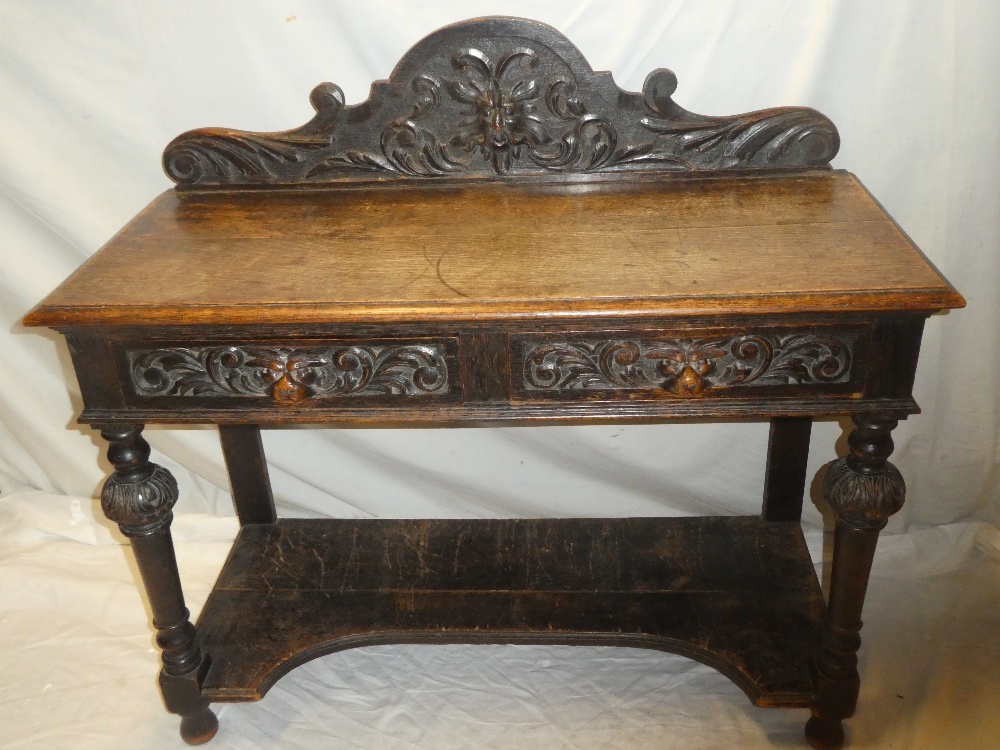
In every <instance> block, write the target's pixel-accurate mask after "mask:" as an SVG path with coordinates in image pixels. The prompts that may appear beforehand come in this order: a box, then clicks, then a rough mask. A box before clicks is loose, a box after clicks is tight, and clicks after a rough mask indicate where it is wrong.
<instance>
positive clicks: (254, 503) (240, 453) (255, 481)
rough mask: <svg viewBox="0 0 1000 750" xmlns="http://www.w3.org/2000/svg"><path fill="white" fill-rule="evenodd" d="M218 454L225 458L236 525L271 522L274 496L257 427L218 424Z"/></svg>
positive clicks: (274, 518) (273, 516)
mask: <svg viewBox="0 0 1000 750" xmlns="http://www.w3.org/2000/svg"><path fill="white" fill-rule="evenodd" d="M219 437H220V438H221V439H222V453H223V455H224V456H225V457H226V469H227V470H228V471H229V484H230V486H231V487H232V490H233V503H234V504H235V505H236V514H237V515H238V516H239V518H240V525H241V526H245V525H247V524H250V523H275V521H276V520H277V514H276V513H275V510H274V497H273V496H272V495H271V479H270V477H269V476H268V474H267V460H266V459H265V458H264V445H263V444H262V443H261V440H260V427H258V426H257V425H245V424H220V425H219Z"/></svg>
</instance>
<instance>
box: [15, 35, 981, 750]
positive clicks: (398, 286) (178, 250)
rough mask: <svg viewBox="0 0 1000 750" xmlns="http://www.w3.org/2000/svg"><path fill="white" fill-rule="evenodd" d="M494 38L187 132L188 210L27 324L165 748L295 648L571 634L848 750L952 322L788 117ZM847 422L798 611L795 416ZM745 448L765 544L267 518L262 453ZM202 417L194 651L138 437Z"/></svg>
mask: <svg viewBox="0 0 1000 750" xmlns="http://www.w3.org/2000/svg"><path fill="white" fill-rule="evenodd" d="M675 86H676V80H675V78H674V76H673V74H672V73H671V72H670V71H668V70H657V71H654V72H653V73H651V74H650V76H649V77H648V78H647V79H646V83H645V85H644V87H643V91H642V93H641V94H637V93H629V92H625V91H622V90H620V89H619V88H618V87H617V86H616V85H615V83H614V81H613V80H612V78H611V76H610V74H608V73H595V72H594V71H592V70H591V68H590V66H589V65H588V64H587V62H586V61H585V60H584V59H583V57H582V56H581V54H580V52H579V51H578V50H577V49H576V48H575V47H574V46H573V45H572V44H570V42H569V41H568V40H566V39H565V38H564V37H563V36H561V35H560V34H559V33H558V32H557V31H555V30H554V29H552V28H549V27H547V26H543V25H541V24H537V23H533V22H530V21H523V20H517V19H504V18H492V19H481V20H476V21H470V22H467V23H462V24H457V25H455V26H450V27H447V28H445V29H442V30H440V31H438V32H436V33H434V34H432V35H430V36H429V37H427V38H426V39H424V40H423V41H421V42H419V43H418V44H417V45H416V46H415V47H414V48H413V49H412V50H410V51H409V52H408V53H407V54H406V55H405V56H404V57H403V59H402V60H401V61H400V63H399V65H398V66H397V67H396V69H395V70H394V71H393V72H392V75H391V76H390V78H389V80H388V81H383V82H378V83H376V84H375V85H374V86H373V88H372V92H371V97H370V98H369V99H368V100H367V101H365V102H363V103H361V104H358V105H354V106H346V105H345V103H344V96H343V93H342V92H341V90H340V89H339V88H338V87H336V86H334V85H332V84H321V85H320V86H318V87H317V88H316V89H315V90H314V91H313V93H312V103H313V105H314V107H315V109H316V116H315V117H314V118H313V119H312V120H311V121H310V122H309V123H307V124H306V125H304V126H302V127H300V128H298V129H296V130H291V131H287V132H283V133H247V132H240V131H234V130H222V129H208V130H196V131H192V132H189V133H185V134H184V135H182V136H180V137H179V138H177V139H176V140H174V141H173V142H172V143H171V144H170V145H169V146H168V147H167V149H166V152H165V154H164V166H165V169H166V171H167V174H168V175H169V176H170V177H171V178H173V179H174V180H175V181H176V182H177V183H178V186H177V188H176V190H173V191H169V192H167V193H164V194H163V195H161V196H160V197H158V198H157V199H156V200H154V201H153V203H152V204H150V205H149V206H148V207H147V208H146V209H145V210H144V211H143V212H142V213H141V214H139V216H137V217H136V218H135V219H134V220H133V221H131V222H130V223H129V224H128V225H127V226H126V227H125V228H124V229H123V230H122V231H121V232H120V233H119V234H118V235H117V236H115V237H114V239H112V240H111V241H110V242H109V243H108V244H107V245H105V246H104V247H103V248H102V249H101V250H100V251H99V252H98V253H97V254H96V255H95V256H94V257H93V258H92V259H91V260H89V261H88V262H87V263H86V264H85V265H84V266H83V267H82V268H81V269H80V270H79V271H78V272H77V273H75V274H74V275H73V276H72V277H70V278H69V279H68V280H67V281H66V282H65V283H64V284H63V285H62V286H60V287H59V288H58V289H57V290H56V291H55V292H53V293H52V294H51V295H50V296H49V297H48V298H47V299H46V300H45V301H43V302H42V303H41V304H40V305H39V306H38V307H36V308H35V309H34V310H33V311H32V312H31V313H30V314H29V315H28V316H27V318H26V321H25V322H26V324H27V325H36V326H50V327H52V328H55V329H57V330H59V331H61V332H63V333H64V334H65V335H66V337H67V340H68V344H69V348H70V351H71V352H72V355H73V362H74V366H75V368H76V373H77V377H78V378H79V381H80V388H81V391H82V393H83V399H84V403H85V408H84V411H83V414H82V416H81V417H80V420H81V421H82V422H83V423H86V424H90V425H93V426H94V427H96V428H98V429H100V431H101V434H102V435H103V436H104V437H105V439H107V440H108V441H109V442H110V448H109V450H108V457H109V458H110V460H111V463H112V464H113V465H114V467H115V472H114V473H113V474H112V475H111V477H110V478H109V479H108V480H107V483H106V484H105V487H104V490H103V492H102V496H101V501H102V506H103V508H104V512H105V513H106V514H107V516H108V517H109V518H110V519H112V520H113V521H116V522H117V523H118V524H119V526H120V528H121V530H122V532H123V533H124V534H125V535H126V536H128V537H129V538H130V540H131V543H132V547H133V549H134V551H135V556H136V560H137V561H138V565H139V570H140V572H141V575H142V580H143V583H144V585H145V587H146V589H147V592H148V595H149V599H150V602H151V604H152V608H153V615H154V625H155V626H156V628H157V633H158V635H157V643H158V644H159V646H160V648H161V649H162V655H163V668H162V671H161V672H160V686H161V688H162V691H163V695H164V698H165V700H166V705H167V708H168V710H170V711H172V712H174V713H177V714H180V716H181V717H182V719H181V735H182V736H183V737H184V739H185V740H187V741H188V742H191V743H198V742H203V741H206V740H208V739H209V738H211V737H212V736H213V734H214V733H215V731H216V728H217V722H216V719H215V716H214V714H213V713H212V712H211V710H210V709H209V703H210V702H213V701H252V700H258V699H260V698H261V696H262V695H263V694H264V693H265V692H266V691H267V690H268V688H269V687H270V686H271V685H273V684H274V682H275V681H276V680H277V679H278V678H279V677H280V676H281V675H283V674H285V673H286V672H288V671H289V670H291V669H292V668H294V667H295V666H296V665H298V664H301V663H303V662H304V661H306V660H308V659H311V658H313V657H315V656H318V655H320V654H325V653H329V652H332V651H336V650H338V649H343V648H348V647H351V646H358V645H362V644H371V643H402V642H418V641H419V642H434V643H440V642H454V641H462V642H499V643H542V642H544V643H552V642H556V643H581V644H605V645H628V646H645V647H649V648H658V649H664V650H668V651H673V652H676V653H679V654H684V655H686V656H689V657H691V658H693V659H697V660H699V661H702V662H704V663H706V664H709V665H711V666H713V667H715V668H717V669H718V670H720V671H721V672H722V673H723V674H725V675H727V676H728V677H730V678H731V679H732V680H733V681H734V682H735V683H736V684H737V685H739V686H740V687H741V688H742V689H743V690H744V691H745V692H746V693H747V695H748V696H749V697H750V699H751V700H752V701H753V702H754V703H755V704H757V705H759V706H804V707H811V708H812V711H813V717H812V719H810V721H809V723H808V726H807V729H806V734H807V737H808V739H809V740H810V742H811V743H812V744H813V745H814V746H815V747H821V748H833V747H839V746H840V745H841V744H842V742H843V729H842V723H841V722H842V720H843V719H845V718H847V717H849V716H851V715H852V713H853V712H854V710H855V704H856V702H857V696H858V689H859V682H858V679H859V678H858V671H857V658H856V652H857V650H858V648H859V646H860V638H859V636H858V633H859V630H860V628H861V619H860V615H861V609H862V603H863V600H864V597H865V589H866V586H867V581H868V575H869V570H870V567H871V562H872V557H873V554H874V550H875V544H876V541H877V538H878V534H879V530H880V529H881V528H882V527H883V526H884V525H885V523H886V520H887V519H888V517H889V516H890V515H891V514H893V513H895V512H896V511H897V510H899V508H900V507H901V505H902V503H903V496H904V485H903V479H902V477H901V476H900V474H899V472H898V471H897V470H896V469H895V467H893V466H892V464H890V463H889V462H888V461H887V458H888V457H889V454H890V453H891V452H892V439H891V437H890V433H891V431H892V429H893V427H894V426H895V425H896V423H897V420H899V419H903V418H906V417H907V416H908V415H910V414H913V413H916V412H917V410H918V409H917V405H916V403H915V402H914V400H913V398H912V395H911V390H912V385H913V378H914V372H915V369H916V364H917V356H918V352H919V348H920V339H921V333H922V330H923V325H924V320H925V319H926V318H927V317H928V316H929V315H931V314H932V313H934V312H936V311H940V310H943V309H947V308H955V307H961V306H962V305H963V304H964V302H963V300H962V298H961V296H960V295H959V294H958V293H957V292H956V291H955V290H954V289H953V288H952V287H951V285H949V283H948V282H947V281H946V280H945V279H944V278H943V277H942V276H941V275H940V274H939V273H938V272H937V271H936V270H935V269H934V268H933V266H931V264H930V263H929V262H928V261H927V260H926V259H925V258H924V257H923V256H922V255H921V254H920V252H919V251H918V250H917V248H916V247H915V246H914V245H913V243H912V242H910V240H909V239H908V238H907V237H906V236H905V235H904V234H903V233H902V232H901V231H900V230H899V228H898V227H897V226H896V225H895V224H894V223H893V221H892V220H891V219H890V218H889V217H888V216H887V215H886V213H885V212H884V210H883V209H882V208H881V207H880V206H879V204H878V203H877V202H876V201H875V200H874V199H873V198H872V197H871V196H870V195H869V194H868V193H867V192H866V191H865V189H864V188H863V187H862V186H861V184H860V183H859V182H858V180H857V179H856V178H855V177H854V176H853V175H851V174H849V173H846V172H842V171H833V170H831V169H830V168H829V161H830V159H832V157H833V156H834V154H835V153H836V151H837V148H838V146H839V138H838V135H837V131H836V128H835V127H834V126H833V124H832V123H831V122H830V121H829V120H828V119H827V118H826V117H824V116H823V115H821V114H819V113H818V112H815V111H813V110H809V109H796V108H784V109H771V110H766V111H762V112H753V113H749V114H745V115H738V116H734V117H703V116H700V115H696V114H693V113H691V112H688V111H686V110H684V109H682V108H681V107H680V106H679V105H677V104H676V103H674V101H673V99H672V98H671V96H672V94H673V91H674V88H675ZM818 415H850V416H851V417H852V418H853V420H854V424H855V428H854V431H853V432H852V433H851V435H850V440H849V442H850V455H848V456H847V457H846V458H841V459H839V460H837V461H835V462H834V463H833V464H832V466H831V467H830V469H829V471H828V473H827V475H826V480H825V483H824V492H825V493H826V497H827V499H828V500H829V502H830V505H831V506H832V507H833V510H834V511H835V512H836V516H837V525H836V537H835V550H834V560H833V577H832V582H831V588H830V594H829V603H828V604H826V605H824V601H823V596H822V592H821V590H820V586H819V584H818V582H817V579H816V576H815V573H814V570H813V566H812V563H811V562H810V559H809V555H808V553H807V550H806V546H805V544H804V541H803V537H802V533H801V528H800V524H799V519H800V513H801V508H802V499H803V488H804V484H805V479H806V456H807V452H808V445H809V434H810V426H811V420H812V418H813V417H814V416H818ZM686 418H717V419H760V420H770V423H771V434H770V445H769V455H768V464H767V470H766V477H765V483H764V504H763V513H762V515H761V516H760V517H754V518H750V517H735V518H656V519H651V518H650V519H638V518H633V519H558V520H552V519H548V520H539V519H534V520H526V519H510V520H488V521H487V520H478V521H473V520H437V521H412V520H406V521H403V520H301V519H278V518H276V515H275V510H274V503H273V501H272V497H271V490H270V486H269V483H268V476H267V464H266V462H265V459H264V454H263V450H262V448H261V441H260V432H259V430H260V428H261V427H280V426H283V425H291V424H311V423H315V424H326V425H352V426H358V427H366V426H390V425H393V426H414V427H417V426H431V425H434V426H445V427H447V426H458V425H462V426H468V425H511V424H534V425H546V424H553V423H567V422H572V423H582V422H599V421H604V422H638V421H643V422H659V421H667V420H676V419H686ZM149 422H161V423H173V424H187V423H214V424H218V425H219V431H220V433H221V438H222V445H223V449H224V453H225V457H226V461H227V464H228V468H229V473H230V479H231V483H232V490H233V496H234V500H235V504H236V509H237V511H238V514H239V519H240V523H241V530H240V532H239V535H238V537H237V539H236V541H235V543H234V546H233V550H232V553H231V555H230V557H229V559H228V561H227V562H226V564H225V567H224V569H223V571H222V573H221V575H220V577H219V580H218V583H217V584H216V586H215V589H214V590H213V592H212V594H211V596H210V598H209V600H208V602H207V604H206V605H205V608H204V611H203V612H202V613H201V616H200V618H199V619H198V623H197V626H195V625H193V624H192V623H191V622H190V620H189V614H188V610H187V609H186V608H185V606H184V598H183V595H182V592H181V583H180V580H179V577H178V574H177V566H176V562H175V560H174V552H173V546H172V542H171V537H170V521H171V507H172V506H173V504H174V502H175V501H176V500H177V485H176V483H175V482H174V479H173V477H172V476H171V475H170V474H169V472H167V471H166V470H165V469H164V468H162V467H160V466H157V465H155V464H152V463H150V462H149V460H148V459H149V446H148V445H147V443H146V442H145V441H144V440H143V438H142V436H141V431H142V428H143V425H144V424H146V423H149Z"/></svg>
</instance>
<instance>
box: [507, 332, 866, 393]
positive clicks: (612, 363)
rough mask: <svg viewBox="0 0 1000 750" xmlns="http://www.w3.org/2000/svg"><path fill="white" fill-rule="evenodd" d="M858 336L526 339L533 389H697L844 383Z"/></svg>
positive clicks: (526, 359) (527, 370) (526, 374)
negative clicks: (585, 339)
mask: <svg viewBox="0 0 1000 750" xmlns="http://www.w3.org/2000/svg"><path fill="white" fill-rule="evenodd" d="M852 345H853V335H852V334H850V333H847V332H839V333H837V334H826V335H817V334H790V335H778V334H759V335H755V334H746V335H740V336H731V337H720V338H690V339H676V338H675V339H659V340H650V341H638V340H634V339H618V340H604V341H559V342H547V343H529V344H528V345H526V347H525V350H524V383H525V386H526V388H527V390H529V391H578V390H639V389H652V388H660V389H665V390H667V391H669V392H670V393H672V394H674V395H675V396H681V397H690V396H698V395H700V394H701V393H702V392H704V391H705V390H706V389H708V388H718V387H733V386H741V385H748V386H766V385H770V386H774V385H788V384H821V383H844V382H847V381H848V380H849V379H850V370H851V360H852Z"/></svg>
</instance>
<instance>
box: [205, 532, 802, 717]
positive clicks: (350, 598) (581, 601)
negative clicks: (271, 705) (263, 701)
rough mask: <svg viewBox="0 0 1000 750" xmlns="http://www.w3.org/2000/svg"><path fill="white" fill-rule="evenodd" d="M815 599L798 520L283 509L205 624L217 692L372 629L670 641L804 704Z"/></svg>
mask: <svg viewBox="0 0 1000 750" xmlns="http://www.w3.org/2000/svg"><path fill="white" fill-rule="evenodd" d="M821 611H822V594H821V593H820V590H819V585H818V582H817V580H816V575H815V573H814V571H813V566H812V563H811V561H810V559H809V553H808V551H807V549H806V546H805V542H804V540H803V538H802V533H801V530H800V528H799V526H798V524H795V523H766V522H764V521H762V520H761V519H756V518H739V517H737V518H658V519H657V518H645V519H618V520H606V519H585V520H584V519H559V520H496V521H493V520H474V521H460V520H443V521H387V520H358V521H340V520H337V521H325V520H319V521H317V520H282V521H280V522H279V523H278V524H276V525H272V526H248V527H244V528H243V529H242V530H241V531H240V535H239V537H238V539H237V541H236V544H235V546H234V548H233V552H232V554H231V555H230V557H229V560H228V561H227V563H226V567H225V568H224V570H223V572H222V574H221V575H220V578H219V581H218V583H217V585H216V587H215V590H214V591H213V593H212V595H211V597H210V599H209V601H208V603H207V604H206V605H205V609H204V610H203V612H202V615H201V618H200V620H199V622H198V628H199V632H200V633H201V638H202V643H203V644H204V645H205V648H206V649H207V650H209V651H210V652H211V653H212V654H213V665H212V669H211V671H210V672H209V675H208V678H207V681H206V684H205V692H206V694H207V695H208V696H209V697H210V698H211V699H212V700H230V701H232V700H257V699H259V698H260V697H262V696H263V694H264V693H265V692H266V691H267V689H268V688H269V687H270V686H271V685H272V684H273V683H274V682H275V680H277V679H278V677H279V676H280V675H281V674H284V673H285V672H287V671H288V670H289V669H291V668H293V667H294V666H296V665H298V664H301V663H302V662H303V661H306V660H308V659H311V658H313V657H315V656H318V655H320V654H323V653H329V652H331V651H336V650H340V649H342V648H347V647H350V646H356V645H362V644H366V643H399V642H433V643H442V642H473V643H480V642H483V643H485V642H492V643H545V642H548V643H553V642H555V643H589V644H619V645H625V644H628V645H635V646H644V647H649V648H658V649H664V650H667V651H675V652H678V653H681V654H684V655H687V656H690V657H692V658H695V659H698V660H700V661H703V662H705V663H707V664H709V665H711V666H713V667H715V668H717V669H719V670H720V671H722V672H723V673H724V674H727V675H728V676H729V677H730V678H732V679H733V680H734V681H735V682H736V683H737V684H738V685H739V686H740V687H741V688H742V689H743V690H744V691H746V692H747V694H748V695H749V696H750V698H751V699H752V700H753V701H754V702H755V703H757V704H758V705H786V706H808V705H811V703H812V691H813V682H812V677H811V675H810V673H809V669H808V655H809V654H810V653H811V651H812V646H813V642H814V633H815V630H816V627H817V626H818V622H819V617H820V613H821Z"/></svg>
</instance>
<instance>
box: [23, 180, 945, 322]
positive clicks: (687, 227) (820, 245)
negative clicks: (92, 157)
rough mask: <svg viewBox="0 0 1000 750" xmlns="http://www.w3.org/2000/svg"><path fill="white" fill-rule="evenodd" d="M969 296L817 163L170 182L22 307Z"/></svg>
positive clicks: (49, 310)
mask: <svg viewBox="0 0 1000 750" xmlns="http://www.w3.org/2000/svg"><path fill="white" fill-rule="evenodd" d="M136 258H142V262H141V263H135V262H132V261H133V260H134V259H136ZM859 269H864V272H863V273H861V272H859ZM221 278H225V279H226V283H225V284H220V283H218V280H219V279H221ZM962 304H963V300H962V299H961V297H960V296H959V295H958V294H957V293H956V292H955V290H954V289H953V288H952V287H951V286H950V285H949V284H948V283H947V281H945V280H944V279H943V278H942V277H941V275H940V274H939V273H938V272H937V271H936V270H935V269H934V268H933V267H932V266H931V265H930V264H929V263H927V261H926V260H925V259H924V258H923V257H922V256H921V255H920V253H919V251H918V250H917V249H916V248H915V247H914V246H913V245H912V243H910V242H909V240H908V239H907V238H906V237H905V236H904V235H903V234H902V233H901V232H900V231H899V229H898V228H897V227H896V226H895V225H894V224H893V222H892V221H891V220H890V219H889V218H888V217H887V216H886V215H885V214H884V213H883V212H882V211H881V210H880V209H879V208H878V207H877V205H876V204H875V203H874V201H873V200H872V199H871V198H870V197H869V196H868V194H867V193H866V192H865V191H864V189H863V188H862V187H861V186H860V185H859V183H858V182H857V180H856V178H854V177H853V176H852V175H850V174H847V173H843V172H833V173H830V172H824V173H813V174H809V175H800V176H795V177H781V178H769V179H760V178H758V179H706V180H667V181H660V182H646V183H637V184H631V185H623V184H617V183H608V184H607V185H603V186H601V187H600V188H590V187H588V188H587V189H581V188H579V187H572V186H570V187H567V186H552V187H551V188H550V189H548V190H543V189H540V188H537V187H531V186H525V185H520V186H518V185H494V186H488V185H474V186H466V187H450V188H436V189H435V188H413V189H409V190H401V189H390V188H383V189H374V188H369V189H365V190H320V191H316V190H293V191H267V192H259V191H252V192H212V193H204V194H201V193H198V194H194V195H187V196H183V195H180V194H177V193H175V192H169V193H165V194H164V195H162V196H161V197H160V198H158V199H157V200H156V201H154V202H153V204H151V206H150V207H149V208H148V209H147V210H146V211H145V212H144V213H143V214H140V216H139V217H137V219H136V220H135V221H134V222H133V223H132V224H130V225H129V226H128V227H126V228H125V229H124V230H123V231H122V232H121V233H119V234H118V235H117V236H116V237H115V238H114V239H113V240H111V242H109V243H108V244H107V245H106V246H105V247H104V248H103V249H101V250H100V251H99V252H98V253H97V254H96V255H95V256H94V257H92V258H91V259H90V260H89V261H88V262H87V263H86V264H85V265H84V266H83V267H82V268H81V269H80V270H79V271H78V272H77V273H76V274H74V275H73V276H72V277H70V279H69V280H67V281H66V283H65V284H63V286H61V287H60V288H59V289H57V290H56V291H55V292H53V294H51V295H50V296H49V297H48V298H47V299H46V300H45V301H44V302H43V303H42V304H41V305H40V306H39V307H37V308H36V309H35V310H34V311H32V312H31V313H30V314H29V315H28V316H27V318H26V323H27V324H29V325H47V326H56V327H61V326H68V325H80V324H84V323H86V324H88V325H95V324H119V325H121V324H125V325H142V324H152V325H159V324H165V323H169V324H174V325H176V324H178V323H192V324H197V323H202V324H212V325H240V324H243V325H247V324H256V323H259V322H264V321H266V322H268V323H270V324H275V323H293V324H302V323H307V322H316V323H335V322H339V323H347V322H352V321H353V322H359V321H364V322H368V323H375V322H383V323H385V322H390V323H395V322H396V321H399V320H410V321H418V320H455V321H469V320H487V319H489V320H499V319H505V318H511V317H518V316H521V317H531V316H539V317H543V316H548V315H552V314H554V313H558V314H560V315H564V316H566V315H575V316H584V317H586V316H595V315H604V316H610V317H615V316H622V315H664V316H692V315H711V316H719V315H733V314H739V313H744V314H746V313H756V314H762V313H767V312H806V311H827V312H847V311H855V310H887V309H888V310H906V309H916V310H928V311H930V310H937V309H942V308H949V307H956V306H960V305H962Z"/></svg>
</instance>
